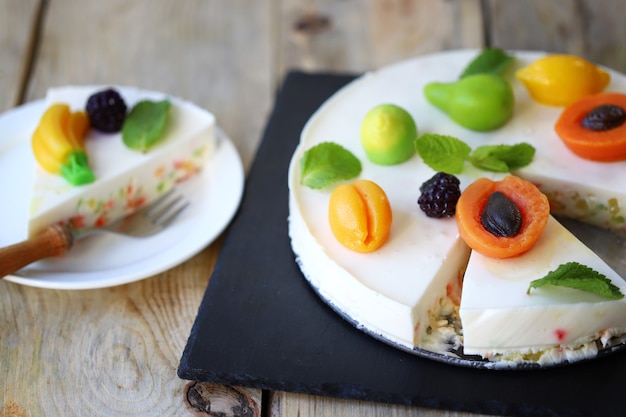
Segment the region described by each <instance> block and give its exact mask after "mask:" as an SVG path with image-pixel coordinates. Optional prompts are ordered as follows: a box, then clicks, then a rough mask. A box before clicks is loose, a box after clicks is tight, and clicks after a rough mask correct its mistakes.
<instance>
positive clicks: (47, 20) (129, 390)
mask: <svg viewBox="0 0 626 417" xmlns="http://www.w3.org/2000/svg"><path fill="white" fill-rule="evenodd" d="M2 1H3V2H6V1H10V3H11V4H12V5H13V7H14V8H16V9H18V10H21V14H22V15H24V14H25V13H24V10H26V8H25V6H20V7H19V8H18V7H17V6H16V5H17V4H18V3H19V4H23V3H20V1H21V0H19V1H15V0H2ZM28 3H30V2H28ZM270 3H271V1H256V2H253V3H251V2H249V1H247V0H238V1H228V2H223V1H221V0H212V1H208V0H185V1H184V2H171V1H169V0H144V1H134V2H127V1H124V0H110V1H106V2H102V1H76V2H69V1H65V0H50V1H49V2H48V4H47V7H46V14H45V16H44V20H43V26H42V28H41V30H42V32H41V45H39V48H38V49H37V52H38V55H37V56H36V61H35V66H34V70H33V73H32V75H31V78H30V79H29V81H28V83H27V95H26V98H27V100H33V99H38V98H41V97H43V96H44V94H45V91H46V89H47V88H48V87H50V86H55V85H66V84H122V85H137V86H140V87H143V88H149V89H157V90H161V91H165V92H168V93H170V94H173V95H176V96H180V97H183V98H186V99H189V100H192V101H194V102H196V103H198V104H199V105H201V106H203V107H206V108H207V109H209V110H211V111H213V112H214V113H215V114H216V117H217V120H218V123H219V125H220V126H221V127H222V128H223V129H224V130H225V131H226V132H227V134H228V135H229V136H230V137H231V138H232V139H233V142H235V144H236V146H237V147H238V149H239V151H240V153H241V155H242V158H243V160H244V163H245V164H246V165H248V164H249V163H250V162H251V160H252V157H253V154H254V151H255V149H256V146H257V144H258V140H259V139H260V132H261V129H262V127H263V125H264V123H265V118H266V115H267V113H268V112H269V109H270V107H271V104H272V100H273V92H274V87H275V86H274V85H273V84H272V83H273V81H274V77H273V76H272V74H271V72H270V68H271V67H272V65H271V64H272V63H271V62H270V59H271V56H272V53H271V52H270V48H271V45H270V38H269V36H268V33H270V29H271V28H270V14H269V11H270V10H271V7H270V5H271V4H270ZM24 20H26V19H22V21H23V22H22V23H23V24H24V25H25V26H29V25H30V23H31V22H30V21H26V22H24ZM0 21H2V22H3V21H4V18H0ZM10 27H12V28H15V26H14V25H12V26H10ZM27 29H28V28H25V29H24V30H25V33H29V30H30V29H28V30H27ZM0 30H2V31H4V27H2V29H0ZM3 36H4V37H3V39H7V37H6V36H5V35H3ZM18 52H20V51H18ZM18 52H10V51H8V50H5V49H1V50H0V62H8V61H11V62H13V63H14V64H15V63H16V62H18V61H20V59H21V58H20V56H19V54H18ZM14 64H12V65H14ZM13 72H16V71H13ZM14 77H15V76H14ZM4 83H9V81H6V82H5V81H3V84H4ZM3 86H4V85H3ZM2 97H3V100H4V99H5V98H4V97H7V96H6V95H4V94H2ZM13 101H14V99H13V98H10V99H9V101H8V104H12V102H13ZM219 247H220V243H219V242H217V243H215V244H213V245H211V246H210V247H208V248H207V249H205V250H204V251H202V252H201V253H199V254H198V255H196V256H195V257H193V258H192V259H191V260H189V261H188V262H186V263H184V264H182V265H180V266H178V267H176V268H174V269H172V270H170V271H168V272H165V273H162V274H160V275H158V276H156V277H153V278H150V279H147V280H144V281H140V282H137V283H133V284H128V285H124V286H120V287H115V288H109V289H101V290H89V291H55V290H43V289H37V288H30V287H23V286H19V285H16V284H12V283H9V282H0V363H1V364H2V366H1V367H0V392H1V393H2V394H0V414H2V415H4V414H7V413H8V414H9V415H32V416H36V415H37V416H38V415H50V416H52V415H62V416H73V415H142V416H145V415H155V416H157V415H158V416H163V415H168V416H174V415H180V416H183V415H190V413H191V411H190V408H189V406H188V405H187V403H186V395H185V390H186V388H187V384H188V382H187V381H183V380H180V379H179V378H178V377H177V375H176V369H177V367H178V362H179V359H180V356H181V354H182V351H183V348H184V346H185V343H186V340H187V337H188V335H189V331H190V329H191V326H192V323H193V320H194V319H195V316H196V313H197V309H198V306H199V304H200V300H201V298H202V295H203V293H204V290H205V288H206V285H207V283H208V280H209V277H210V274H211V272H212V269H213V266H214V264H215V259H216V256H217V253H218V251H219ZM103 256H105V254H103ZM249 393H250V395H251V398H253V399H254V400H255V401H256V402H257V403H260V392H258V391H254V390H252V391H249Z"/></svg>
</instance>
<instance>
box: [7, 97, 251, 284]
mask: <svg viewBox="0 0 626 417" xmlns="http://www.w3.org/2000/svg"><path fill="white" fill-rule="evenodd" d="M44 105H45V103H44V101H43V100H41V101H35V102H32V103H29V104H26V105H24V106H20V107H17V108H15V109H13V110H10V111H8V112H6V113H4V114H2V115H0V247H4V246H8V245H11V244H13V243H17V242H19V241H21V240H23V239H24V236H25V234H26V232H25V230H26V224H27V213H28V205H29V198H30V191H29V190H30V188H31V183H32V171H33V169H32V167H33V164H34V163H35V161H34V157H33V156H32V154H31V150H30V135H31V132H32V130H33V129H34V126H35V124H36V122H37V117H39V115H40V114H41V113H42V112H43V109H44ZM217 131H218V145H217V150H216V153H215V155H214V156H213V157H212V159H211V160H210V161H209V162H208V164H207V165H206V167H205V168H204V169H203V171H202V173H201V174H200V175H199V176H197V177H195V178H192V179H190V180H188V181H186V182H184V183H182V184H180V185H179V186H178V190H179V191H180V192H181V193H182V194H183V195H185V196H186V197H187V198H188V200H189V202H190V205H189V206H188V207H187V209H185V211H183V213H182V214H181V215H180V216H179V217H178V218H177V219H176V222H175V223H174V224H173V225H171V226H170V227H168V228H167V229H165V230H163V231H162V232H160V233H158V234H157V235H154V236H151V237H148V238H132V237H127V236H118V235H113V234H104V233H103V234H98V235H94V236H91V237H87V238H85V239H82V240H79V241H77V242H76V243H75V245H74V247H73V248H72V249H71V250H70V252H69V253H67V254H66V255H65V256H64V257H62V258H49V259H46V260H43V261H39V262H36V263H34V264H32V265H30V266H28V267H26V268H24V269H22V270H20V271H18V272H17V273H15V274H13V275H9V276H7V277H5V278H4V279H5V280H7V281H12V282H16V283H19V284H23V285H29V286H34V287H41V288H55V289H89V288H103V287H111V286H115V285H120V284H125V283H129V282H132V281H137V280H140V279H143V278H147V277H150V276H153V275H155V274H158V273H160V272H163V271H165V270H167V269H169V268H172V267H174V266H176V265H178V264H180V263H182V262H184V261H185V260H187V259H189V258H190V257H192V256H193V255H195V254H196V253H198V252H200V251H201V250H202V249H203V248H205V247H206V246H208V245H209V244H210V243H211V242H212V241H213V240H215V238H217V237H218V236H219V234H220V233H221V232H222V231H223V230H224V229H225V228H226V226H227V225H228V224H229V223H230V221H231V220H232V218H233V216H234V215H235V213H236V211H237V209H238V207H239V203H240V201H241V197H242V195H243V187H244V170H243V165H242V163H241V159H240V157H239V154H238V153H237V150H236V148H235V146H234V145H233V143H232V142H231V141H230V139H229V138H228V137H227V136H226V135H225V134H224V133H223V132H222V131H221V130H220V129H217Z"/></svg>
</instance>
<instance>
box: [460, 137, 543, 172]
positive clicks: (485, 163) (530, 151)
mask: <svg viewBox="0 0 626 417" xmlns="http://www.w3.org/2000/svg"><path fill="white" fill-rule="evenodd" d="M534 157H535V148H534V147H533V146H531V145H529V144H528V143H525V142H522V143H517V144H515V145H484V146H479V147H478V148H476V149H475V150H474V152H472V154H471V155H470V162H471V163H472V164H473V165H474V166H475V167H477V168H481V169H484V170H486V171H494V172H510V171H514V170H516V169H520V168H522V167H525V166H526V165H528V164H529V163H530V162H531V161H532V160H533V158H534Z"/></svg>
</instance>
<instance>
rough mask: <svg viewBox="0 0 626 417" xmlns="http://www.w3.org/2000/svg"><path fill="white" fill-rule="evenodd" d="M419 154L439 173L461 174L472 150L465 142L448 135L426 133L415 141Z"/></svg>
mask: <svg viewBox="0 0 626 417" xmlns="http://www.w3.org/2000/svg"><path fill="white" fill-rule="evenodd" d="M415 148H416V149H417V153H418V154H419V156H420V157H421V158H422V159H423V160H424V163H425V164H426V165H428V166H429V167H431V168H432V169H433V170H435V171H437V172H445V173H447V174H460V173H461V171H463V167H464V165H465V160H466V159H467V158H468V156H469V154H470V152H471V151H472V149H471V148H470V147H469V145H467V144H466V143H465V142H463V141H461V140H459V139H457V138H455V137H452V136H446V135H438V134H434V133H426V134H424V135H422V136H420V137H418V138H417V139H416V140H415Z"/></svg>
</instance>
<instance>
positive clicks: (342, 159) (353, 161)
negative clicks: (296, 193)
mask: <svg viewBox="0 0 626 417" xmlns="http://www.w3.org/2000/svg"><path fill="white" fill-rule="evenodd" d="M361 169H362V167H361V161H359V159H358V158H357V157H356V156H354V154H352V152H350V151H349V150H347V149H346V148H344V147H343V146H341V145H339V144H336V143H334V142H322V143H320V144H318V145H316V146H314V147H312V148H311V149H309V150H307V151H306V152H305V153H304V154H303V155H302V158H301V159H300V173H301V182H302V184H304V185H306V186H307V187H309V188H313V189H322V188H324V187H327V186H328V185H330V184H333V183H336V182H339V181H345V180H349V179H352V178H355V177H357V176H358V175H359V174H360V173H361Z"/></svg>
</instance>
